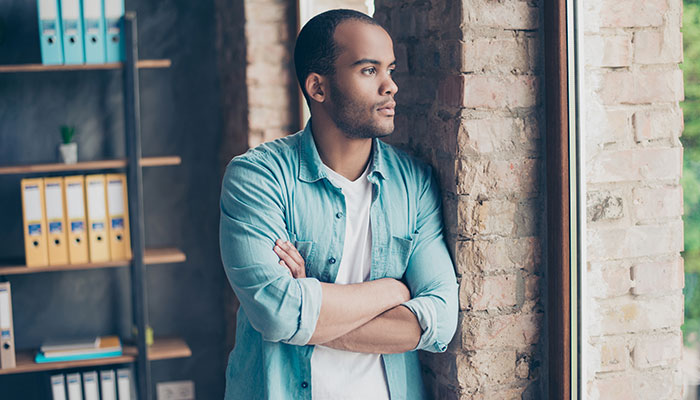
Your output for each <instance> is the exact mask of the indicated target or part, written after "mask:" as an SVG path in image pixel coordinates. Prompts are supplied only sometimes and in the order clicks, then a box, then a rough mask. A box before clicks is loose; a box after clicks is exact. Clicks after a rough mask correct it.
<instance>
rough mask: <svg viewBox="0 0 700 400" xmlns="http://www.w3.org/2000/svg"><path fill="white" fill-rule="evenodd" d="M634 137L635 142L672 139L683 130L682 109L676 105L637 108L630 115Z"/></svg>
mask: <svg viewBox="0 0 700 400" xmlns="http://www.w3.org/2000/svg"><path fill="white" fill-rule="evenodd" d="M632 123H633V126H634V138H635V140H636V141H637V142H643V141H648V140H656V139H674V138H677V137H679V136H681V132H682V131H683V109H682V108H680V107H679V106H678V105H673V106H671V107H665V108H657V109H652V110H639V111H637V112H635V113H634V115H633V116H632Z"/></svg>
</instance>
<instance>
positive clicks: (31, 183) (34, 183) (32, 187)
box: [21, 178, 49, 267]
mask: <svg viewBox="0 0 700 400" xmlns="http://www.w3.org/2000/svg"><path fill="white" fill-rule="evenodd" d="M21 184H22V211H23V212H22V216H23V218H24V254H25V256H26V259H27V266H28V267H43V266H46V265H48V264H49V253H48V250H47V248H46V241H47V239H46V238H47V236H46V214H45V213H44V182H43V179H42V178H34V179H22V182H21Z"/></svg>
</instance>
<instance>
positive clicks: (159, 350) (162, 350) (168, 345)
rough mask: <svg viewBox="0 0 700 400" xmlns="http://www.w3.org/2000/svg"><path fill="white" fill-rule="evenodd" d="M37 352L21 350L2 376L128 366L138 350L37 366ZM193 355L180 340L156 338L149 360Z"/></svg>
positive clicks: (150, 349)
mask: <svg viewBox="0 0 700 400" xmlns="http://www.w3.org/2000/svg"><path fill="white" fill-rule="evenodd" d="M35 354H36V350H20V351H18V352H17V354H16V358H17V366H16V367H15V368H8V369H0V375H9V374H21V373H27V372H39V371H51V370H57V369H68V368H80V367H96V366H101V365H112V364H126V363H131V362H134V361H136V356H137V355H138V350H137V348H136V346H133V345H131V346H124V347H123V354H122V355H121V356H119V357H108V358H100V359H96V360H82V361H60V362H52V363H41V364H37V363H35V362H34V355H35ZM191 355H192V350H190V347H189V346H188V345H187V343H185V341H184V340H182V339H180V338H156V339H155V340H154V341H153V345H152V346H150V347H149V348H148V359H149V360H151V361H156V360H167V359H172V358H186V357H190V356H191Z"/></svg>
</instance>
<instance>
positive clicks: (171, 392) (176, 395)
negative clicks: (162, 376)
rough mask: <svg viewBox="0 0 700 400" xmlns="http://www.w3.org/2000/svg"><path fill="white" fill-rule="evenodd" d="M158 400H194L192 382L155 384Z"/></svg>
mask: <svg viewBox="0 0 700 400" xmlns="http://www.w3.org/2000/svg"><path fill="white" fill-rule="evenodd" d="M156 394H157V398H158V400H195V398H194V382H192V381H171V382H160V383H157V384H156Z"/></svg>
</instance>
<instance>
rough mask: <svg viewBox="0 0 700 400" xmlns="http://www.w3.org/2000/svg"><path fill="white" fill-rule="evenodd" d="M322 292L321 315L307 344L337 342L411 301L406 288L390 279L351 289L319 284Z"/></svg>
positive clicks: (365, 283)
mask: <svg viewBox="0 0 700 400" xmlns="http://www.w3.org/2000/svg"><path fill="white" fill-rule="evenodd" d="M321 290H322V292H323V294H322V303H321V311H320V313H319V316H318V322H317V323H316V329H315V330H314V333H313V335H312V336H311V340H309V344H320V343H324V342H328V341H330V340H333V339H336V338H338V337H340V336H342V335H344V334H346V333H348V332H350V331H353V330H355V329H357V328H359V327H361V326H362V325H364V324H366V323H367V322H369V321H371V320H372V319H373V318H374V317H376V316H378V315H379V314H381V313H383V312H385V311H387V310H389V309H391V308H393V307H396V306H397V305H399V304H401V303H403V302H405V301H407V300H409V299H410V293H409V291H408V288H406V286H405V285H403V284H402V283H401V282H399V281H397V280H395V279H390V278H384V279H377V280H373V281H368V282H363V283H357V284H352V285H338V284H331V283H321ZM409 312H410V311H409Z"/></svg>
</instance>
